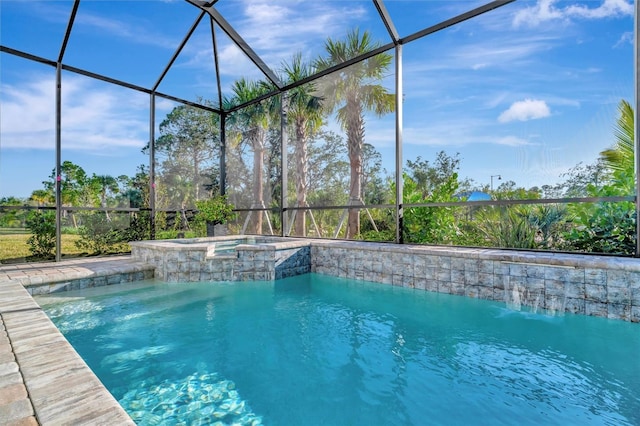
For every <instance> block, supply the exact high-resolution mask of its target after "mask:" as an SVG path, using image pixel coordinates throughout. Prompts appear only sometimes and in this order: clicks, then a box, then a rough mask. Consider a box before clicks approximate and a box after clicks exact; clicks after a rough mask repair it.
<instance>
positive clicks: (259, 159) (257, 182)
mask: <svg viewBox="0 0 640 426" xmlns="http://www.w3.org/2000/svg"><path fill="white" fill-rule="evenodd" d="M263 141H264V132H263V131H261V130H256V132H255V134H254V140H253V207H254V208H262V207H263V206H264V188H263V187H262V175H263V169H264V142H263ZM251 214H252V215H253V220H252V224H251V225H250V226H249V230H250V231H249V232H251V233H253V234H261V233H262V215H263V214H264V213H263V212H262V211H254V212H252V213H251Z"/></svg>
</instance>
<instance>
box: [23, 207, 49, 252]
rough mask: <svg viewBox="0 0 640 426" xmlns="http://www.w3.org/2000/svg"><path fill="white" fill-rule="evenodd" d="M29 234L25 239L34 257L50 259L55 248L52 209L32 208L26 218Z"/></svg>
mask: <svg viewBox="0 0 640 426" xmlns="http://www.w3.org/2000/svg"><path fill="white" fill-rule="evenodd" d="M26 225H27V228H29V230H30V231H31V233H32V234H33V235H31V236H30V237H29V238H28V239H27V244H28V245H29V251H30V252H31V254H32V255H33V256H35V257H38V258H42V259H51V258H53V257H54V256H55V249H56V214H55V212H53V211H40V210H34V211H31V212H29V214H28V216H27V220H26Z"/></svg>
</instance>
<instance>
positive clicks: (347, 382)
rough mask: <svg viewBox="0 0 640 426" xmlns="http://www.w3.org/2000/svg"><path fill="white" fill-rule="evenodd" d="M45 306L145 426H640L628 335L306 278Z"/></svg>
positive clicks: (639, 376) (569, 320)
mask: <svg viewBox="0 0 640 426" xmlns="http://www.w3.org/2000/svg"><path fill="white" fill-rule="evenodd" d="M111 291H112V290H111ZM47 300H49V302H51V303H48V304H47V305H46V310H47V312H48V314H49V315H50V316H51V317H52V319H53V320H54V322H55V323H56V324H57V325H58V326H59V327H60V329H61V330H62V331H63V332H64V333H65V335H66V336H67V338H68V339H69V340H70V341H71V343H72V344H73V345H74V346H75V347H76V348H77V350H78V351H79V353H80V354H81V355H82V356H83V357H84V358H85V360H86V361H87V363H88V364H89V365H90V366H91V368H92V369H93V370H94V371H95V372H96V374H98V376H99V377H100V378H101V380H102V381H103V383H105V385H106V386H107V387H108V388H109V390H110V391H111V392H112V393H113V394H114V395H115V396H116V398H118V399H119V400H120V402H121V404H122V405H123V406H124V407H125V409H127V411H128V412H129V413H130V414H131V415H132V417H133V418H134V419H135V420H136V421H138V422H139V423H141V424H144V422H147V423H146V424H176V423H178V420H177V419H180V421H183V422H185V423H187V424H215V423H216V422H220V423H222V424H231V423H238V424H261V423H262V422H264V424H275V425H278V424H279V425H290V424H304V425H314V424H372V425H377V424H384V425H407V424H425V421H427V422H428V423H429V424H491V425H494V424H513V423H514V422H515V421H516V419H517V423H518V424H545V425H547V424H562V425H564V424H581V425H588V424H615V425H631V424H640V363H638V359H639V358H638V357H639V356H640V332H639V331H640V329H639V328H638V324H631V323H626V322H622V321H612V320H607V319H602V318H593V317H585V316H575V315H569V314H567V315H564V316H549V315H540V314H536V313H533V312H522V311H513V310H509V309H507V308H505V305H504V304H500V303H496V302H488V301H481V300H472V299H467V298H463V297H457V296H450V295H444V294H435V293H428V292H423V291H419V290H411V289H404V288H397V287H391V286H384V285H381V284H373V283H363V282H356V281H349V280H344V279H337V278H332V277H325V276H319V275H315V274H309V275H305V276H299V277H293V278H289V279H286V280H280V281H277V282H275V283H273V282H256V283H236V284H231V283H225V284H204V283H189V284H185V283H181V284H168V283H155V285H153V286H138V287H136V288H134V289H133V290H131V291H125V292H122V293H114V294H107V295H104V296H102V295H99V294H98V292H94V294H93V295H91V296H90V297H85V295H84V294H73V293H70V294H65V299H63V300H62V301H61V303H60V304H56V303H53V302H54V301H55V296H52V297H49V298H47ZM523 419H524V420H523Z"/></svg>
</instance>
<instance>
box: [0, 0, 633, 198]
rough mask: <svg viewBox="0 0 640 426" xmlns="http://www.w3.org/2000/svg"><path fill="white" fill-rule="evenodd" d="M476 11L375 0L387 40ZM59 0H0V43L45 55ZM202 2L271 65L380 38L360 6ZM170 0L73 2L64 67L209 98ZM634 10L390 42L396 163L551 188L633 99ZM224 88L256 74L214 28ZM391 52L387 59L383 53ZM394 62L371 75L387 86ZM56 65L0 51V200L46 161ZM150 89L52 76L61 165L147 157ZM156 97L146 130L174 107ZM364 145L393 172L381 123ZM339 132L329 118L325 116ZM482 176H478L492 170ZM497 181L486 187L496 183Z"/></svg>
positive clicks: (105, 170)
mask: <svg viewBox="0 0 640 426" xmlns="http://www.w3.org/2000/svg"><path fill="white" fill-rule="evenodd" d="M482 4H484V3H483V2H478V1H431V0H429V1H424V0H423V1H396V0H387V1H386V2H385V5H386V7H387V10H388V12H389V15H390V16H391V18H392V20H393V23H394V26H395V27H396V29H397V30H398V32H399V34H400V36H401V37H406V36H408V35H411V34H413V33H415V32H416V31H419V30H421V29H423V28H426V27H429V26H432V25H435V24H437V23H439V22H441V21H443V20H446V19H449V18H451V17H454V16H456V15H458V14H461V13H464V12H466V11H468V10H471V9H474V8H476V7H479V6H481V5H482ZM72 6H73V2H72V1H70V0H46V1H33V0H29V1H27V0H2V1H1V2H0V45H2V46H3V47H6V48H11V49H15V50H19V51H22V52H26V53H29V54H32V55H35V56H37V57H41V58H45V59H48V60H53V61H55V60H56V59H57V57H58V55H59V53H60V49H61V43H62V40H63V37H64V33H65V30H66V25H67V21H68V19H69V16H70V13H71V9H72ZM215 7H216V9H217V10H218V11H219V12H220V13H221V14H222V15H223V16H224V17H225V19H226V20H227V21H228V22H229V23H230V24H231V25H232V26H233V28H234V29H235V30H236V31H237V32H238V33H239V34H240V35H241V36H242V37H243V38H244V40H246V41H247V42H248V44H249V45H250V46H252V48H253V49H254V50H255V52H256V53H257V54H258V55H259V56H260V58H261V59H262V60H263V61H264V62H265V63H266V64H267V65H268V66H269V67H270V68H271V69H273V70H278V69H279V68H280V66H281V64H282V63H283V62H285V61H287V60H289V59H291V58H292V57H293V56H294V55H295V54H296V53H302V55H303V57H304V58H305V59H307V60H313V59H314V58H316V57H318V56H319V55H321V54H322V53H323V52H324V43H325V41H326V40H327V39H328V38H331V39H333V40H340V39H343V38H344V37H345V35H346V34H347V32H349V31H350V30H353V29H356V28H357V29H359V30H360V31H365V30H366V31H369V32H370V33H371V34H372V35H373V39H374V40H377V41H379V42H380V43H382V44H385V43H388V42H390V41H391V40H390V37H389V35H388V32H387V31H386V29H385V27H384V25H383V23H382V22H381V21H380V19H379V17H378V15H377V11H376V9H375V7H374V4H373V2H372V1H356V0H350V1H322V2H317V1H308V0H270V1H266V0H257V1H256V0H254V1H250V0H219V1H218V2H217V3H216V5H215ZM198 13H199V11H198V9H197V8H195V7H194V6H192V5H190V4H189V3H187V2H186V1H183V0H165V1H162V0H158V1H123V0H118V1H116V0H113V1H110V0H102V1H89V0H83V1H82V2H81V3H80V6H79V9H78V14H77V17H76V21H75V24H74V27H73V30H72V31H71V34H70V39H69V43H68V45H67V46H66V50H65V54H64V57H63V61H62V62H63V63H64V64H65V65H68V66H72V67H77V68H81V69H85V70H87V71H90V72H94V73H97V74H101V75H105V76H109V77H111V78H114V79H116V80H120V81H126V82H129V83H132V84H134V85H138V86H141V87H145V88H153V87H155V86H156V85H157V90H158V91H160V92H162V93H166V94H169V95H173V96H176V97H178V98H182V99H186V100H189V101H197V100H198V99H199V98H204V99H212V100H215V99H217V97H218V93H217V86H216V79H215V75H216V70H215V67H214V61H213V59H212V43H211V35H210V24H209V21H208V20H206V19H205V20H203V21H202V22H200V24H199V25H197V26H196V28H195V29H194V33H193V35H192V36H191V38H190V39H189V40H188V41H187V42H186V44H185V46H184V48H183V49H182V51H181V52H180V54H179V55H178V56H177V58H176V59H175V62H173V65H172V66H171V67H170V69H169V71H168V72H167V73H166V75H164V78H161V77H162V76H163V72H164V70H165V68H166V67H167V65H168V64H169V63H170V62H171V59H172V57H173V55H174V53H175V52H176V50H177V48H178V46H179V45H180V44H181V43H182V41H183V40H184V38H185V35H186V34H187V33H188V31H189V29H190V28H191V27H192V26H193V25H194V23H195V22H196V18H197V17H198ZM633 15H634V4H633V2H629V1H627V0H592V1H572V0H564V1H560V0H539V1H516V2H514V3H511V4H508V5H506V6H503V7H501V8H499V9H496V10H494V11H492V12H489V13H486V14H483V15H481V16H479V17H476V18H473V19H471V20H468V21H465V22H463V23H460V24H457V25H455V26H452V27H449V28H446V29H444V30H442V31H438V32H436V33H433V34H431V35H429V36H426V37H423V38H420V39H418V40H416V41H413V42H411V43H407V44H405V45H403V47H402V72H403V82H404V83H403V89H404V90H403V92H404V93H403V123H402V127H403V164H406V160H415V159H416V158H417V157H418V156H419V157H421V158H422V159H426V160H430V161H432V160H433V159H434V158H435V155H436V154H437V152H438V151H440V150H444V151H445V152H447V153H448V154H449V155H455V154H458V155H459V157H460V159H461V165H460V175H461V177H468V178H471V179H473V180H474V181H475V182H476V183H477V184H478V185H489V184H490V182H491V181H492V180H493V183H494V186H497V185H498V184H499V182H501V181H509V180H512V181H514V182H515V183H516V184H517V185H518V186H523V187H526V188H528V187H531V186H536V185H537V186H540V185H544V184H554V183H556V182H558V181H560V180H561V179H562V175H563V174H564V173H567V172H568V171H569V170H570V169H571V168H572V167H574V166H575V165H577V164H579V163H580V162H582V163H591V162H593V161H595V159H596V158H597V156H598V153H599V152H600V151H602V150H604V149H606V148H608V147H609V146H611V145H612V144H613V142H614V139H613V126H614V124H615V120H616V117H617V107H618V103H619V102H620V100H621V99H626V100H628V101H629V102H631V103H632V104H634V98H633V93H634V81H633V57H634V55H633V39H634V36H633ZM216 43H217V49H218V52H219V73H220V79H221V82H222V92H223V94H229V88H230V86H231V84H232V82H233V81H235V80H237V79H239V78H241V77H245V78H249V79H254V78H255V79H258V78H261V77H262V76H261V74H260V71H259V70H258V69H257V68H256V67H255V66H254V65H253V64H252V63H251V62H250V61H249V60H248V59H247V58H246V56H245V55H244V54H243V53H242V52H241V51H240V50H239V49H238V48H237V47H235V45H233V43H231V42H230V40H229V38H228V37H226V35H225V34H224V33H222V32H221V31H219V29H217V31H216ZM389 53H391V54H392V55H393V56H394V58H395V53H394V51H393V50H391V51H390V52H389ZM395 72H396V71H395V66H394V65H392V66H391V67H390V69H389V70H388V72H387V74H386V75H385V78H384V80H383V84H384V85H385V87H387V88H388V89H389V90H390V91H392V92H393V91H395V85H394V78H395ZM55 91H56V84H55V68H54V67H52V66H49V65H44V64H40V63H37V62H33V61H29V60H26V59H23V58H19V57H16V56H14V55H11V54H8V53H4V52H3V53H0V197H6V196H18V197H28V196H29V194H30V193H31V191H33V190H34V189H40V188H42V181H44V180H47V179H48V178H49V176H50V175H51V171H52V169H53V167H54V165H55V140H56V135H55V129H56V114H55ZM149 105H150V97H149V95H147V94H145V93H141V92H137V91H133V90H129V89H126V88H122V87H119V86H117V85H113V84H109V83H105V82H102V81H99V80H95V79H91V78H88V77H85V76H82V75H78V74H75V73H72V72H68V71H64V72H63V73H62V116H61V121H62V129H63V130H62V146H63V150H62V160H63V161H65V160H71V161H73V162H74V163H76V164H80V165H81V166H82V167H83V168H84V169H85V171H87V173H88V174H92V173H95V174H98V175H100V174H110V175H113V176H118V175H121V174H127V175H133V174H134V173H135V170H136V167H137V166H138V165H139V164H143V163H144V164H147V163H148V158H147V157H146V156H145V155H143V154H142V153H141V148H142V147H144V146H145V145H146V144H147V141H148V139H149V134H150V129H149V127H150V126H149V115H150V113H149ZM177 105H178V104H176V103H175V102H172V101H169V100H166V99H163V98H157V100H156V121H157V123H159V122H160V121H162V119H163V118H164V117H165V116H166V115H167V113H169V112H170V111H171V109H172V108H174V107H175V106H177ZM366 119H367V121H366V138H365V141H366V142H367V143H370V144H372V145H374V146H375V147H376V149H377V150H378V151H379V152H380V153H381V154H382V158H383V165H384V167H385V169H386V170H387V172H388V173H394V171H395V159H394V155H395V124H394V120H395V116H394V114H388V115H386V116H383V117H376V116H374V115H372V114H368V115H367V117H366ZM327 125H328V127H329V128H331V129H333V130H336V131H339V130H340V129H339V126H338V124H337V123H336V122H335V120H330V122H329V123H328V124H327ZM492 176H493V178H492ZM498 176H499V177H500V180H498Z"/></svg>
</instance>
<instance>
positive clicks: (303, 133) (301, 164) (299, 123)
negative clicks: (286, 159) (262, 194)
mask: <svg viewBox="0 0 640 426" xmlns="http://www.w3.org/2000/svg"><path fill="white" fill-rule="evenodd" d="M283 71H284V74H285V77H286V80H285V81H287V82H288V83H293V82H296V81H298V80H302V79H303V78H306V77H309V76H310V75H311V74H313V68H312V67H311V65H310V64H308V63H305V62H304V61H303V60H302V55H300V54H297V55H295V56H294V57H293V60H292V61H291V63H290V64H286V63H285V64H284V66H283ZM316 94H317V91H316V87H315V84H313V83H309V84H305V85H302V86H298V87H296V88H295V89H292V90H290V91H288V92H287V95H286V96H287V100H288V102H287V121H288V124H289V125H291V126H293V135H292V137H293V139H294V141H295V143H294V159H295V165H296V167H295V170H296V172H295V178H296V207H307V206H308V202H307V192H308V185H309V181H308V163H309V156H308V147H307V145H308V143H309V139H310V138H311V137H312V136H313V135H314V134H316V132H317V131H318V130H319V129H320V127H321V126H322V118H323V116H322V103H321V100H320V97H318V96H316ZM306 217H307V212H306V211H305V210H298V211H297V213H296V219H295V234H296V235H299V236H305V235H306V229H307V224H306Z"/></svg>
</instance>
